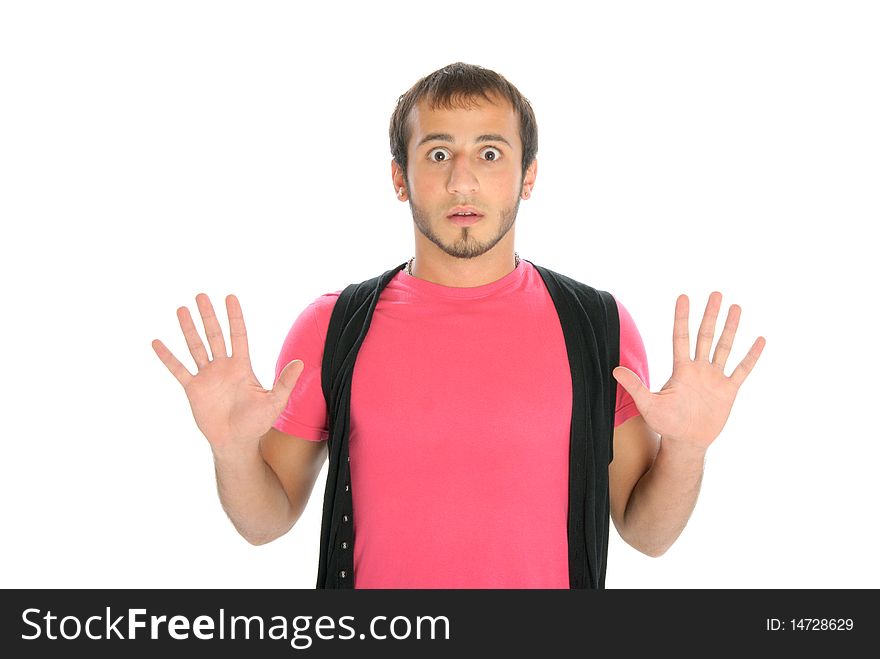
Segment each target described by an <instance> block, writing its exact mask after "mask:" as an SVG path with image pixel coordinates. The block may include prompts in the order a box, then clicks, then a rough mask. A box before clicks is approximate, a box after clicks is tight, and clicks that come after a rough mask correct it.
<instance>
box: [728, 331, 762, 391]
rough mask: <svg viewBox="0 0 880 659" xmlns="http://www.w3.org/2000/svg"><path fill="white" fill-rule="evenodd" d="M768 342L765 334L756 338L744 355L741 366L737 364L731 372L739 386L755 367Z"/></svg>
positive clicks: (732, 377) (732, 378)
mask: <svg viewBox="0 0 880 659" xmlns="http://www.w3.org/2000/svg"><path fill="white" fill-rule="evenodd" d="M766 344H767V340H766V339H765V338H764V337H763V336H759V337H758V338H757V339H755V342H754V343H753V344H752V347H751V349H750V350H749V353H748V354H747V355H746V356H745V357H743V360H742V361H741V362H740V363H739V366H737V367H736V369H735V370H734V371H733V373H731V374H730V379H731V380H732V381H733V382H734V384H736V386H737V387H739V386H740V385H741V384H742V383H743V382H744V381H745V379H746V377H747V376H748V374H749V373H751V372H752V369H753V368H755V364H757V363H758V357H760V356H761V351H762V350H764V346H765V345H766Z"/></svg>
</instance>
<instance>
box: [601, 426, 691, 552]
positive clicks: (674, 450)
mask: <svg viewBox="0 0 880 659" xmlns="http://www.w3.org/2000/svg"><path fill="white" fill-rule="evenodd" d="M704 458H705V450H694V451H689V450H687V449H684V450H682V447H680V446H679V445H677V444H675V443H674V442H664V441H663V440H662V439H660V438H659V437H658V435H657V433H655V432H653V431H652V430H651V429H650V428H648V426H647V424H646V423H645V420H644V419H643V418H642V417H641V416H640V415H637V416H634V417H632V418H631V419H629V420H627V421H625V422H624V423H622V424H621V425H620V426H618V427H617V428H616V429H615V431H614V460H613V461H612V462H611V465H610V467H609V482H610V496H611V517H612V520H613V521H614V526H615V528H617V531H618V533H619V534H620V537H621V538H623V540H624V541H626V543H627V544H629V545H631V546H632V547H634V548H635V549H638V550H639V551H640V552H642V553H644V554H647V555H648V556H655V557H656V556H661V555H662V554H663V553H664V552H665V551H666V550H667V549H669V547H670V546H671V545H672V544H673V543H674V542H675V540H676V539H677V538H678V536H679V535H681V532H682V531H683V530H684V528H685V526H686V525H687V522H688V519H690V516H691V514H692V513H693V511H694V507H695V506H696V503H697V496H698V495H699V492H700V483H701V482H702V477H703V461H704Z"/></svg>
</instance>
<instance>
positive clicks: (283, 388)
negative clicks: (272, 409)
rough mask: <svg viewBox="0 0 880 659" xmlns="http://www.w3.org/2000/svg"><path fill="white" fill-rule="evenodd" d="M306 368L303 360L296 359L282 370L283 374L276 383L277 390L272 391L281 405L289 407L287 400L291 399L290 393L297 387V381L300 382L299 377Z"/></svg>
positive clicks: (280, 374) (279, 375)
mask: <svg viewBox="0 0 880 659" xmlns="http://www.w3.org/2000/svg"><path fill="white" fill-rule="evenodd" d="M304 368H305V365H304V364H303V361H302V360H301V359H294V360H293V361H292V362H290V363H289V364H287V366H285V367H284V368H283V369H281V373H279V374H278V379H277V380H276V381H275V388H274V389H272V393H273V394H275V396H276V397H277V398H278V402H279V404H281V405H282V406H284V405H287V399H288V398H290V393H291V392H292V391H293V387H294V385H296V381H297V380H299V376H300V375H301V374H302V372H303V369H304Z"/></svg>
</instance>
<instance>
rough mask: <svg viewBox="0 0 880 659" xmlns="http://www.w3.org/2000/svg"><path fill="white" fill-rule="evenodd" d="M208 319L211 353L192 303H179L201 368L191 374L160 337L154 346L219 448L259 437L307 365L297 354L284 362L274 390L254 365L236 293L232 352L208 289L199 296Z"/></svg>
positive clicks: (231, 307)
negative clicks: (266, 385) (195, 320)
mask: <svg viewBox="0 0 880 659" xmlns="http://www.w3.org/2000/svg"><path fill="white" fill-rule="evenodd" d="M196 303H197V305H198V307H199V312H200V313H201V316H202V322H203V323H204V325H205V337H206V338H207V339H208V345H209V346H210V348H211V357H210V358H209V356H208V351H207V350H206V349H205V345H204V344H203V343H202V339H201V337H200V336H199V333H198V331H197V330H196V327H195V325H194V324H193V321H192V317H191V316H190V313H189V309H187V308H186V307H180V308H179V309H178V310H177V318H178V320H179V321H180V328H181V329H182V330H183V335H184V338H185V339H186V344H187V346H188V347H189V351H190V354H191V355H192V356H193V359H194V360H195V362H196V366H197V368H198V372H197V373H196V375H193V374H191V373H190V372H189V371H188V370H187V369H186V368H185V367H184V366H183V364H181V363H180V361H179V360H178V359H177V358H176V357H175V356H174V355H172V354H171V352H170V351H169V350H168V348H166V347H165V345H164V344H163V343H162V342H161V341H159V340H158V339H156V340H155V341H153V344H152V345H153V350H155V351H156V354H157V355H158V356H159V359H161V360H162V362H163V363H164V364H165V366H167V367H168V370H169V371H171V374H172V375H174V377H175V378H177V381H178V382H180V384H181V385H182V386H183V389H184V391H185V392H186V396H187V398H188V399H189V404H190V407H191V409H192V413H193V417H194V418H195V420H196V424H197V425H198V427H199V430H201V431H202V433H203V434H204V435H205V437H206V438H207V439H208V441H209V442H210V443H211V446H212V447H213V448H215V449H226V448H230V447H236V446H241V445H244V444H247V443H249V442H254V441H255V440H257V439H259V438H260V437H261V436H262V435H263V434H265V433H266V432H267V431H268V430H269V429H270V428H271V427H272V424H273V423H275V420H276V419H277V418H278V416H279V415H280V414H281V412H282V410H283V409H284V407H285V405H286V404H287V399H288V397H289V396H290V392H291V391H292V390H293V387H294V385H295V384H296V381H297V379H298V378H299V375H300V373H301V372H302V369H303V363H302V361H299V360H296V361H292V362H291V363H289V364H287V366H285V368H284V370H283V371H282V372H281V374H280V376H279V378H278V382H277V384H276V386H275V389H274V390H267V389H264V388H263V387H262V386H261V385H260V383H259V381H258V380H257V377H256V376H255V375H254V371H253V368H252V367H251V361H250V356H249V354H248V343H247V331H246V329H245V324H244V317H243V315H242V312H241V306H240V305H239V302H238V299H237V298H236V297H235V296H234V295H229V296H227V298H226V310H227V313H228V315H229V337H230V341H231V343H232V354H231V355H227V353H226V343H225V341H224V340H223V332H222V331H221V329H220V323H219V322H218V320H217V316H216V315H215V314H214V308H213V306H212V305H211V301H210V299H209V298H208V296H207V295H205V294H204V293H201V294H199V295H197V296H196Z"/></svg>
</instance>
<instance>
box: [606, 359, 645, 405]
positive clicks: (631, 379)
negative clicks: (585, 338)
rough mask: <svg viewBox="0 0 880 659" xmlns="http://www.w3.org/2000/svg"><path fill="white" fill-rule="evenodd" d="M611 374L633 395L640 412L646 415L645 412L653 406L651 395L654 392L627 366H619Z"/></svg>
mask: <svg viewBox="0 0 880 659" xmlns="http://www.w3.org/2000/svg"><path fill="white" fill-rule="evenodd" d="M611 374H612V375H613V376H614V379H615V380H617V382H618V383H619V384H620V386H621V387H623V388H624V389H625V390H626V392H627V393H628V394H629V395H630V396H632V399H633V402H635V404H636V407H637V408H638V410H639V413H640V414H641V415H642V416H645V414H647V413H648V409H649V408H650V407H651V396H652V395H653V394H652V393H651V391H650V390H649V389H648V388H647V387H646V386H645V385H644V383H643V382H642V381H641V379H640V378H639V376H638V375H636V374H635V373H633V372H632V371H631V370H629V369H628V368H626V367H625V366H618V367H617V368H615V369H614V370H613V371H611Z"/></svg>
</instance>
